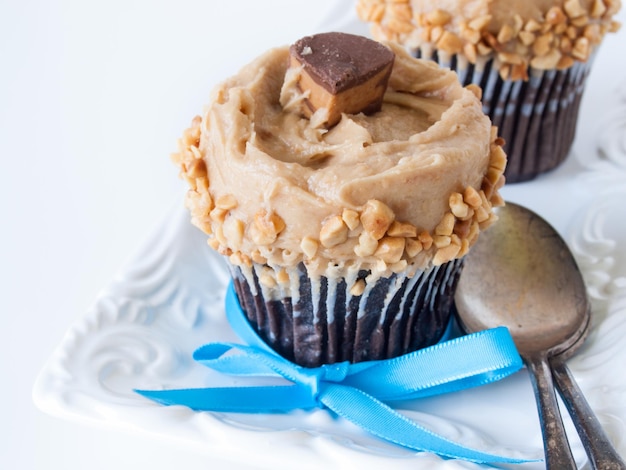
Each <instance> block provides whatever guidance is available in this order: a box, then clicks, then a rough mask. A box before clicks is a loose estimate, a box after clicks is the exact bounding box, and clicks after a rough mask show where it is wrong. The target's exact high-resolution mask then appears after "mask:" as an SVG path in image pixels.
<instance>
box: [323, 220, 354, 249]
mask: <svg viewBox="0 0 626 470" xmlns="http://www.w3.org/2000/svg"><path fill="white" fill-rule="evenodd" d="M347 239H348V226H347V225H346V224H345V223H344V221H343V219H342V218H341V216H340V215H336V216H333V217H330V218H329V219H327V220H326V221H325V222H324V224H323V225H322V230H321V231H320V242H321V244H322V245H323V246H324V247H326V248H332V247H333V246H336V245H339V244H340V243H343V242H345V241H346V240H347Z"/></svg>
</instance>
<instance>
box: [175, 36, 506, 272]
mask: <svg viewBox="0 0 626 470" xmlns="http://www.w3.org/2000/svg"><path fill="white" fill-rule="evenodd" d="M386 45H387V47H389V48H390V49H391V50H392V51H393V52H394V53H395V55H396V57H395V61H394V64H393V69H392V72H391V75H390V78H389V85H388V88H387V91H386V93H385V95H384V99H383V104H382V108H381V110H380V111H378V112H376V113H373V114H371V115H364V114H362V113H360V114H355V115H348V114H343V115H342V117H341V120H340V121H339V123H338V124H337V125H335V126H334V127H331V128H330V129H327V128H325V127H324V126H322V125H320V120H318V119H316V115H315V114H314V115H313V116H311V118H310V119H309V118H306V117H303V116H302V115H300V114H299V113H298V112H295V111H294V110H295V109H297V108H298V106H297V104H298V101H299V100H302V99H304V97H303V96H302V93H301V92H300V91H299V90H298V89H297V87H294V86H293V83H294V82H295V81H296V80H295V79H296V78H297V74H298V70H297V69H296V70H293V69H288V65H289V51H288V48H286V47H285V48H277V49H274V50H271V51H269V52H267V53H265V54H264V55H263V56H261V57H259V58H258V59H257V60H255V61H254V62H252V63H251V64H249V65H248V66H246V67H244V68H243V69H242V70H241V71H240V72H239V73H238V74H237V75H235V76H234V77H232V78H230V79H228V80H226V81H224V82H223V83H222V84H220V85H218V86H217V87H216V88H215V89H214V91H213V93H212V96H211V100H210V104H209V105H208V107H207V108H206V110H205V112H204V114H203V115H202V116H197V117H196V118H194V120H193V121H192V125H191V127H190V128H189V129H188V130H187V131H185V133H184V136H183V137H182V139H180V141H179V151H178V152H177V153H175V154H174V155H173V156H172V158H173V161H174V162H175V163H176V164H177V165H178V166H179V167H180V170H181V176H182V177H183V178H184V179H186V180H187V182H188V183H189V186H190V189H189V191H188V194H187V199H186V203H187V206H188V207H189V209H190V211H191V214H192V222H193V223H194V224H195V225H197V226H198V227H199V228H200V229H202V230H203V231H204V232H205V233H207V234H208V236H209V239H208V242H209V245H210V246H211V247H213V248H214V249H216V250H218V251H219V252H220V253H222V254H224V255H225V256H228V257H229V259H230V261H231V262H232V263H234V264H236V265H251V264H253V263H255V264H261V265H263V264H265V265H268V266H270V267H272V269H273V270H274V272H276V273H278V275H277V277H278V278H280V273H281V270H283V271H284V270H285V269H286V270H288V269H290V268H292V267H294V266H296V265H297V264H299V263H304V264H305V265H306V266H307V269H308V270H309V272H311V273H319V274H322V273H323V274H324V275H329V273H331V272H334V273H338V275H342V274H341V271H342V268H343V267H351V268H353V269H366V270H370V271H371V272H372V273H373V275H375V276H377V275H389V274H390V273H392V272H400V271H403V272H406V271H409V272H415V271H417V270H423V269H427V268H428V267H429V266H431V265H439V264H442V263H445V262H447V261H450V260H452V259H455V258H458V257H461V256H463V255H464V254H465V253H466V252H467V250H468V249H469V247H470V246H471V244H472V243H474V242H475V240H476V238H477V237H478V234H479V232H480V231H481V230H483V229H484V228H486V227H487V226H488V225H489V224H491V223H492V222H493V221H494V220H495V215H494V214H493V212H492V207H493V206H495V205H500V204H502V203H503V201H502V199H501V197H500V196H499V194H498V189H499V188H500V187H501V186H502V185H503V184H504V178H503V176H502V172H503V170H504V167H505V164H506V156H505V155H504V152H503V151H502V148H501V144H502V142H501V141H500V139H498V138H497V136H496V132H495V128H492V126H491V123H490V121H489V119H488V118H487V117H486V116H485V115H484V114H483V112H482V107H481V103H480V99H479V94H480V91H479V90H478V89H477V87H475V86H473V85H470V86H468V87H466V88H463V87H462V86H461V85H460V84H459V82H458V79H457V77H456V74H455V73H454V72H451V71H449V70H447V69H443V68H440V67H438V66H437V65H436V64H434V63H432V62H430V61H423V60H419V59H415V58H413V57H411V56H410V55H409V54H408V53H407V52H406V51H405V50H404V48H402V47H401V46H399V45H396V44H393V43H388V44H386ZM319 111H320V112H323V109H321V110H319ZM316 114H317V112H316ZM278 280H279V281H280V279H278Z"/></svg>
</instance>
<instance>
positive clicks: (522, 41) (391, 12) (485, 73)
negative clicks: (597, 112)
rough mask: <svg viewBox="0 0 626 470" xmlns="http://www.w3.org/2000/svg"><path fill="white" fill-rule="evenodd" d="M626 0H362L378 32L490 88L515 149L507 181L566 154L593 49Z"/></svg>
mask: <svg viewBox="0 0 626 470" xmlns="http://www.w3.org/2000/svg"><path fill="white" fill-rule="evenodd" d="M620 6H621V4H620V1H619V0H556V1H545V0H528V1H517V2H511V1H509V0H489V1H487V0H479V1H472V2H469V1H465V0H453V1H443V0H441V1H437V0H434V1H428V2H427V1H423V0H408V1H406V2H401V3H398V2H394V1H391V0H389V1H385V0H383V1H380V0H375V1H374V0H359V2H358V6H357V11H358V14H359V17H360V18H361V19H362V20H364V21H367V22H371V23H372V34H373V36H374V37H375V38H376V39H379V40H393V41H396V42H398V43H400V44H403V45H404V46H406V47H407V48H408V49H409V50H410V51H411V52H412V53H413V54H414V55H415V56H417V57H423V58H428V59H432V60H434V61H436V62H438V63H439V64H440V65H441V66H444V67H449V68H451V69H453V70H456V71H457V73H458V75H459V79H460V80H461V83H462V84H463V85H468V84H470V83H473V84H477V85H479V86H480V87H481V88H482V90H483V96H482V100H483V106H484V111H485V113H486V114H487V115H488V116H489V117H490V118H491V120H492V122H493V124H494V125H495V126H496V127H498V133H499V135H500V136H501V137H502V138H503V139H504V141H505V146H504V149H505V151H506V153H507V156H508V165H507V169H506V173H505V175H506V178H507V181H508V182H518V181H527V180H531V179H533V178H535V177H536V176H537V175H539V174H542V173H545V172H547V171H549V170H552V169H553V168H556V167H557V166H558V165H559V164H561V163H562V162H563V161H564V160H565V158H566V157H567V155H568V153H569V150H570V148H571V145H572V142H573V140H574V133H575V130H576V121H577V116H578V110H579V105H580V100H581V97H582V94H583V90H584V86H585V81H586V78H587V75H588V74H589V71H590V67H591V64H592V60H593V55H594V52H595V50H596V49H597V47H598V45H599V44H600V42H601V40H602V38H603V37H604V35H605V34H606V33H607V32H613V31H617V29H618V28H619V24H618V23H617V22H615V21H614V20H613V16H614V15H615V13H617V11H618V10H619V8H620Z"/></svg>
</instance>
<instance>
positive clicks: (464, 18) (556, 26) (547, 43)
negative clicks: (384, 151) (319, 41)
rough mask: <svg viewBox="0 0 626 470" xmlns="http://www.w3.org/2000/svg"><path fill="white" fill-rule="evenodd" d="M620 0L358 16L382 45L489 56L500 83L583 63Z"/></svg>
mask: <svg viewBox="0 0 626 470" xmlns="http://www.w3.org/2000/svg"><path fill="white" fill-rule="evenodd" d="M620 7H621V1H620V0H517V1H511V0H439V1H425V0H359V1H358V4H357V13H358V15H359V17H360V18H361V19H362V20H363V21H367V22H370V23H371V24H372V34H373V36H374V37H375V38H377V39H379V40H393V41H397V42H399V43H401V44H403V45H405V46H407V47H408V48H409V49H410V50H411V51H413V52H415V51H417V50H420V51H421V52H422V54H423V56H427V55H428V56H430V54H431V53H432V51H435V50H436V51H437V52H438V53H439V54H443V55H444V56H445V55H448V56H451V55H455V54H456V55H457V56H459V57H461V58H463V59H464V60H467V61H469V62H470V63H473V64H481V62H484V61H486V60H489V59H494V61H495V62H496V65H497V67H498V69H499V71H500V75H501V76H502V77H503V78H505V79H506V78H511V79H513V80H520V79H527V78H528V67H529V66H530V67H532V68H535V69H539V70H547V69H558V70H563V69H567V68H569V67H571V66H572V65H573V64H574V63H576V62H577V61H578V62H586V61H587V60H588V59H589V57H590V56H591V55H592V53H593V50H594V49H595V48H596V47H597V46H598V45H599V44H600V42H601V41H602V38H603V37H604V35H605V34H606V33H608V32H615V31H617V30H618V29H619V27H620V24H619V23H618V22H616V21H615V20H614V19H613V16H614V15H615V14H616V13H617V12H618V11H619V9H620Z"/></svg>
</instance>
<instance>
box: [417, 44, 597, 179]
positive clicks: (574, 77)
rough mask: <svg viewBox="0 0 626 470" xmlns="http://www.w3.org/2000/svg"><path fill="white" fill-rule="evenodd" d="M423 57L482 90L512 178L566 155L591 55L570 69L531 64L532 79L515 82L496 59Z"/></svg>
mask: <svg viewBox="0 0 626 470" xmlns="http://www.w3.org/2000/svg"><path fill="white" fill-rule="evenodd" d="M417 55H418V56H420V55H421V53H420V52H419V51H418V52H417ZM424 57H428V58H430V59H431V60H434V61H436V62H438V63H439V65H441V66H443V67H449V68H451V69H452V70H455V71H456V72H457V74H458V76H459V80H460V81H461V83H462V84H463V86H466V85H469V84H470V83H474V84H476V85H479V86H480V87H481V88H482V90H483V98H482V101H483V111H484V112H485V114H487V115H488V116H489V118H490V119H491V121H492V123H493V125H495V126H497V127H498V135H499V136H500V137H502V138H503V139H504V140H505V145H504V150H505V152H506V154H507V157H508V163H507V167H506V170H505V172H504V174H505V176H506V179H507V182H509V183H513V182H521V181H528V180H531V179H533V178H535V177H536V176H538V175H540V174H542V173H545V172H547V171H550V170H552V169H554V168H556V167H557V166H559V165H560V164H561V163H562V162H563V161H564V160H565V159H566V157H567V155H568V153H569V151H570V149H571V146H572V143H573V141H574V135H575V132H576V123H577V120H578V111H579V107H580V100H581V98H582V95H583V91H584V87H585V81H586V78H587V76H588V74H589V70H590V68H591V62H592V58H590V59H589V61H587V62H586V63H582V62H576V63H575V64H574V65H573V66H572V67H570V68H568V69H565V70H538V69H533V68H529V69H528V75H529V79H528V80H527V81H523V80H516V81H511V80H503V79H502V78H501V77H500V74H499V73H498V69H497V67H495V66H494V61H493V59H492V60H489V61H487V62H485V63H484V64H480V65H476V64H471V63H469V62H467V60H463V59H462V58H461V57H457V56H456V55H455V56H450V57H449V58H448V57H446V58H444V57H440V56H439V55H438V54H437V52H436V51H435V52H434V53H432V54H429V55H424Z"/></svg>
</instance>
